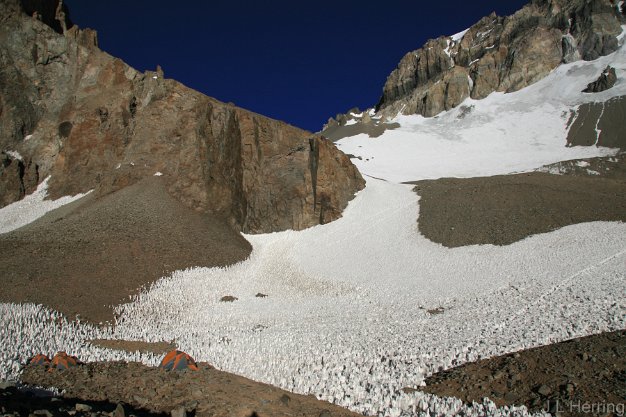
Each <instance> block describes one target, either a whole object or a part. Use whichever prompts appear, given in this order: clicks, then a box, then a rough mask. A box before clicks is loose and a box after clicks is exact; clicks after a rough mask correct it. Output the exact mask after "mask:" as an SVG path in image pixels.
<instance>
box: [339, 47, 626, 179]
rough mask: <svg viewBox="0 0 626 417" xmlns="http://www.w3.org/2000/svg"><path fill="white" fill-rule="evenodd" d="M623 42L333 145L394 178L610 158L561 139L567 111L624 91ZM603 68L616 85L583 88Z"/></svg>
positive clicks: (367, 168)
mask: <svg viewBox="0 0 626 417" xmlns="http://www.w3.org/2000/svg"><path fill="white" fill-rule="evenodd" d="M620 43H621V46H620V48H619V49H618V51H616V52H615V53H613V54H611V55H609V56H606V57H602V58H600V59H598V60H596V61H593V62H584V61H578V62H574V63H571V64H567V65H561V66H560V67H558V68H557V69H555V70H554V71H553V72H552V73H551V74H550V75H548V76H547V77H545V78H544V79H543V80H541V81H539V82H537V83H536V84H533V85H531V86H529V87H527V88H524V89H522V90H520V91H517V92H514V93H508V94H505V93H493V94H491V95H489V96H488V97H487V98H485V99H483V100H472V99H467V100H465V101H464V102H463V104H461V105H460V106H459V107H457V108H455V109H452V110H450V111H448V112H444V113H441V114H439V115H438V116H436V117H434V118H424V117H422V116H415V115H412V116H404V115H398V116H396V117H395V118H394V119H392V120H391V121H390V122H397V123H399V124H400V128H398V129H395V130H388V131H386V132H385V133H384V134H383V135H382V136H380V137H377V138H370V137H368V136H367V135H366V134H360V135H357V136H353V137H348V138H344V139H342V140H340V141H338V142H337V146H338V147H339V149H341V150H342V151H344V152H345V153H346V154H352V155H355V156H356V157H361V159H353V160H352V161H353V163H354V164H355V165H356V166H357V167H358V168H359V170H360V171H361V172H362V173H364V174H366V175H370V176H372V177H375V178H383V179H386V180H389V181H393V182H403V181H414V180H419V179H432V178H441V177H476V176H490V175H497V174H507V173H511V172H524V171H530V170H533V169H536V168H538V167H540V166H542V165H547V164H551V163H554V162H559V161H563V160H570V159H579V158H590V157H594V156H608V155H612V154H613V153H615V150H611V149H607V148H597V147H572V148H566V147H564V144H565V143H566V138H567V123H568V120H569V117H570V110H574V109H575V108H576V107H577V106H579V105H580V104H583V103H587V102H593V101H606V100H608V99H609V98H611V97H615V96H620V95H626V81H625V80H624V73H625V71H626V49H625V48H624V35H622V36H621V39H620ZM607 65H611V66H613V67H614V68H615V69H616V70H617V75H618V82H617V84H616V85H615V86H614V87H613V88H611V89H610V90H607V91H605V92H602V93H595V94H585V93H582V90H583V89H585V87H587V84H588V83H590V82H592V81H595V80H596V79H597V78H598V76H599V75H600V74H601V73H602V71H603V70H604V69H605V68H606V66H607ZM470 109H471V110H470ZM468 111H469V113H466V112H468ZM464 113H466V114H464Z"/></svg>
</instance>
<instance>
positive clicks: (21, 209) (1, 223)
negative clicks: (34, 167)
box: [0, 177, 89, 234]
mask: <svg viewBox="0 0 626 417" xmlns="http://www.w3.org/2000/svg"><path fill="white" fill-rule="evenodd" d="M49 180H50V177H48V178H46V179H45V180H43V181H42V182H41V184H39V186H38V187H37V190H35V192H33V193H32V194H30V195H27V196H26V197H24V198H23V199H22V200H20V201H17V202H15V203H13V204H10V205H8V206H6V207H4V208H2V209H0V234H2V233H8V232H10V231H12V230H15V229H18V228H20V227H22V226H25V225H27V224H29V223H32V222H34V221H35V220H37V219H38V218H40V217H42V216H43V215H45V214H46V213H48V212H49V211H52V210H54V209H56V208H59V207H61V206H63V205H65V204H69V203H71V202H72V201H76V200H78V199H79V198H81V197H84V196H85V195H87V194H89V193H85V194H77V195H75V196H72V197H61V198H59V199H58V200H45V198H46V196H47V195H48V181H49Z"/></svg>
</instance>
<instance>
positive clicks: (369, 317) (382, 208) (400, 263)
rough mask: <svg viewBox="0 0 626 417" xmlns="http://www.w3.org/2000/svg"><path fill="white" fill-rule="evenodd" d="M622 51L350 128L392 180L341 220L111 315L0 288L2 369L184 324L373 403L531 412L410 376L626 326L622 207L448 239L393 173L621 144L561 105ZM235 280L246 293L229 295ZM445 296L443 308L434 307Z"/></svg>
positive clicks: (201, 355) (329, 395)
mask: <svg viewBox="0 0 626 417" xmlns="http://www.w3.org/2000/svg"><path fill="white" fill-rule="evenodd" d="M623 58H624V52H623V49H620V51H619V52H618V53H616V54H614V55H612V56H610V57H606V58H602V59H601V60H598V61H596V62H593V63H576V64H571V65H567V66H563V67H562V68H559V69H557V70H556V71H555V72H554V73H553V74H552V75H550V77H549V78H548V79H547V80H546V81H542V82H541V83H539V84H537V85H534V86H531V87H529V88H527V89H525V90H523V91H520V92H518V93H514V94H508V95H504V94H493V95H492V96H490V97H488V98H487V99H485V100H483V101H481V102H471V101H468V102H466V103H465V104H466V105H474V106H475V107H474V109H473V110H472V112H470V113H469V114H468V115H467V116H466V117H465V118H463V119H460V118H458V116H459V114H460V112H461V111H462V110H461V109H457V110H452V111H450V112H448V113H445V114H442V115H440V117H438V118H436V119H428V120H427V119H423V118H420V117H407V116H399V117H397V118H396V120H397V121H398V122H399V123H400V124H401V126H402V127H401V128H400V129H398V130H395V131H387V132H386V133H385V134H384V135H383V136H381V137H379V138H376V139H370V138H368V137H366V136H363V135H359V136H355V137H352V138H346V139H343V140H342V141H341V142H340V145H341V147H342V149H343V150H344V151H346V152H347V153H353V154H355V155H362V156H363V157H364V158H370V161H366V159H364V160H363V161H356V162H357V164H358V166H359V168H360V169H361V170H362V172H363V173H365V174H367V175H370V176H375V177H381V178H385V179H387V180H390V181H389V182H387V181H382V180H377V179H374V178H371V177H370V178H368V180H367V186H366V188H365V189H364V190H363V191H361V192H360V193H359V194H358V195H357V196H356V197H355V199H354V200H353V201H352V202H350V204H349V206H348V208H347V209H346V210H345V212H344V215H343V217H342V218H341V219H339V220H337V221H335V222H332V223H330V224H327V225H323V226H317V227H314V228H311V229H307V230H304V231H300V232H294V231H285V232H280V233H273V234H267V235H250V236H246V238H247V239H248V240H249V241H250V242H251V243H252V245H253V252H252V254H251V257H250V258H249V259H248V260H246V261H244V262H241V263H239V264H236V265H233V266H231V267H229V268H223V269H222V268H196V269H190V270H186V271H177V272H175V273H173V274H172V275H171V276H169V277H165V278H163V279H162V280H160V281H158V282H157V283H155V284H154V285H153V286H152V287H151V288H150V289H148V290H147V291H145V292H144V293H142V294H141V295H140V296H138V297H137V298H136V299H134V300H131V302H129V303H128V304H125V305H122V306H120V307H119V311H118V312H119V314H120V319H119V322H118V325H117V327H115V328H107V329H96V328H94V327H92V326H89V325H86V324H82V323H75V322H74V323H68V322H67V321H64V319H59V317H58V315H56V314H55V313H53V312H50V311H48V310H46V309H44V308H42V307H40V306H32V305H14V304H0V338H1V340H2V342H3V343H2V344H0V379H5V378H10V377H15V375H16V374H17V372H18V368H19V367H18V363H19V362H20V361H22V362H23V361H24V360H26V358H28V357H29V356H30V355H33V354H35V353H39V352H44V353H47V354H52V353H54V351H56V350H59V349H64V350H67V351H68V352H69V353H70V354H75V355H78V356H79V357H80V358H81V359H83V360H95V359H119V358H126V359H129V360H131V359H132V360H141V361H143V362H145V363H149V364H156V363H157V361H158V359H159V358H155V357H154V356H151V355H139V354H133V355H131V354H124V353H120V352H113V351H110V350H107V349H101V348H95V347H92V346H90V345H88V344H86V343H85V341H86V340H89V339H90V338H110V337H115V338H123V339H141V340H147V341H160V340H172V339H176V343H177V344H178V346H179V347H180V348H181V349H183V350H185V351H187V352H189V353H190V354H191V355H192V356H194V357H195V358H196V359H198V360H201V361H209V362H211V363H212V364H214V365H215V366H217V367H218V368H221V369H224V370H227V371H231V372H236V373H239V374H242V375H245V376H247V377H250V378H253V379H256V380H259V381H263V382H268V383H272V384H275V385H278V386H280V387H282V388H285V389H288V390H292V391H295V392H299V393H313V394H316V395H317V396H318V397H319V398H323V399H326V400H329V401H332V402H335V403H337V404H340V405H344V406H346V407H349V408H351V409H353V410H355V411H359V412H362V413H365V414H367V415H380V416H383V415H384V416H400V415H402V416H410V415H420V416H443V415H454V414H463V415H468V416H479V415H481V416H482V415H489V416H496V415H502V416H504V415H511V416H512V415H520V416H521V415H525V414H527V413H526V411H525V409H508V408H503V409H497V408H496V407H495V406H494V404H493V403H491V402H490V401H488V400H485V401H484V402H483V403H481V404H474V405H472V406H469V407H468V406H464V405H462V403H461V402H460V401H459V400H458V399H450V398H437V397H434V396H431V395H425V394H421V393H419V392H416V393H412V394H405V393H403V392H402V391H401V389H402V388H403V387H407V386H408V387H417V386H419V385H420V384H421V383H422V382H423V379H424V377H426V376H428V375H430V374H431V373H433V372H435V371H437V370H439V369H441V368H448V367H451V366H454V365H456V364H460V363H463V362H467V361H471V360H475V359H478V358H481V357H487V356H492V355H497V354H503V353H507V352H511V351H516V350H519V349H522V348H527V347H534V346H538V345H542V344H547V343H553V342H557V341H561V340H565V339H570V338H572V337H576V336H584V335H589V334H593V333H597V332H602V331H608V330H615V329H622V328H625V327H626V314H625V312H626V297H624V295H625V294H626V267H625V264H626V224H623V223H606V222H596V223H587V224H578V225H574V226H569V227H566V228H563V229H560V230H557V231H554V232H551V233H546V234H542V235H536V236H532V237H529V238H526V239H524V240H522V241H520V242H516V243H514V244H512V245H508V246H503V247H499V246H492V245H482V246H468V247H462V248H454V249H449V248H445V247H443V246H441V245H438V244H435V243H433V242H431V241H429V240H427V239H426V238H424V237H423V236H421V235H420V233H419V231H418V228H417V218H418V215H419V201H418V196H417V195H416V194H415V193H414V192H413V191H412V190H411V186H407V185H402V184H397V183H394V182H398V181H404V180H416V179H420V178H434V177H441V176H481V175H483V176H485V175H493V174H502V173H509V172H512V171H521V170H530V169H535V168H538V167H539V166H540V165H543V164H545V163H548V162H556V161H560V160H564V159H571V158H579V157H587V156H593V155H604V154H610V153H611V151H610V150H606V149H596V148H580V149H579V148H573V149H567V148H565V147H564V144H565V123H566V120H565V119H564V118H563V113H564V112H566V111H567V110H569V108H570V107H571V106H574V105H575V104H576V103H579V102H581V101H582V100H583V96H582V95H580V94H578V93H577V91H580V90H582V88H584V86H585V85H586V83H588V82H589V81H591V80H592V79H593V78H594V77H595V76H597V74H599V72H600V71H601V69H603V68H604V66H606V64H607V62H609V61H611V62H613V65H614V66H616V67H617V68H618V72H619V73H620V76H622V75H623V70H624V69H625V68H624V65H621V64H620V63H623V62H624V60H623ZM563 79H565V80H566V81H563ZM624 90H626V87H625V85H624V82H623V79H622V78H620V81H619V84H618V86H616V87H615V90H614V91H610V92H607V93H606V94H604V95H602V94H601V95H596V96H593V97H594V98H598V99H604V98H606V97H608V95H613V94H617V93H620V94H621V92H623V91H624ZM557 93H558V94H557ZM558 96H560V97H561V98H559V99H557V98H556V97H558ZM371 157H374V158H373V159H371ZM11 207H12V206H9V207H8V208H5V209H3V210H9V211H10V210H12V208H11ZM2 215H3V211H1V210H0V218H1V216H2ZM259 292H261V293H264V294H267V295H268V297H266V298H257V297H256V296H255V294H257V293H259ZM225 295H233V296H236V297H237V298H238V300H237V301H236V302H233V303H223V302H220V301H219V300H220V298H221V297H223V296H225ZM437 307H443V309H444V312H443V314H438V315H431V314H429V313H428V311H427V310H428V309H433V308H437ZM51 318H52V319H53V320H50V319H51Z"/></svg>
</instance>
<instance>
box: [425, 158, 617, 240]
mask: <svg viewBox="0 0 626 417" xmlns="http://www.w3.org/2000/svg"><path fill="white" fill-rule="evenodd" d="M620 161H621V164H624V158H621V160H620ZM615 165H616V166H618V168H619V167H620V166H621V165H620V163H617V164H615ZM611 172H612V174H607V175H606V176H603V175H582V174H581V175H551V174H547V173H540V172H534V173H526V174H517V175H504V176H502V175H501V176H494V177H484V178H463V179H461V178H444V179H439V180H427V181H419V182H417V183H416V187H415V191H416V192H417V193H418V194H419V195H420V197H421V199H420V214H419V219H418V224H419V230H420V232H421V233H422V234H423V235H424V236H426V237H427V238H428V239H430V240H432V241H434V242H437V243H441V244H443V245H444V246H447V247H459V246H465V245H476V244H493V245H508V244H511V243H513V242H516V241H519V240H521V239H524V238H525V237H527V236H530V235H534V234H538V233H546V232H550V231H552V230H556V229H558V228H561V227H564V226H568V225H572V224H577V223H583V222H592V221H626V176H625V175H623V173H622V175H615V174H614V173H615V172H617V173H620V172H622V171H620V170H619V169H616V170H614V171H611Z"/></svg>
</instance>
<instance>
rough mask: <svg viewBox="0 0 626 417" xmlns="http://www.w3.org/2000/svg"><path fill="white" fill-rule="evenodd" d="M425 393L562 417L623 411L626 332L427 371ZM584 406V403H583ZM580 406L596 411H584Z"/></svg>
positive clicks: (625, 397) (625, 374) (625, 389)
mask: <svg viewBox="0 0 626 417" xmlns="http://www.w3.org/2000/svg"><path fill="white" fill-rule="evenodd" d="M422 389H423V390H424V391H426V392H429V393H433V394H436V395H439V396H456V397H460V398H461V399H462V400H464V401H466V402H472V401H476V402H480V401H482V399H483V398H484V397H489V398H490V399H491V400H492V401H493V402H495V403H496V404H497V405H498V406H504V405H525V406H526V407H528V409H529V410H530V411H534V412H539V411H549V412H550V413H552V414H553V415H554V413H556V412H557V411H558V412H560V413H561V414H560V415H561V416H563V417H565V416H578V415H590V414H594V415H608V416H611V415H620V410H621V415H623V412H624V404H625V403H626V401H625V399H626V331H624V330H621V331H616V332H611V333H603V334H599V335H595V336H588V337H583V338H579V339H573V340H569V341H566V342H562V343H556V344H552V345H547V346H542V347H538V348H535V349H529V350H526V351H522V352H517V353H511V354H508V355H504V356H499V357H496V358H491V359H485V360H481V361H478V362H473V363H468V364H465V365H461V366H459V367H456V368H452V369H448V370H446V371H443V372H440V373H437V374H435V375H432V376H431V377H429V378H427V379H426V387H423V388H422ZM587 404H588V406H587ZM585 407H595V412H593V413H585V412H584V411H585Z"/></svg>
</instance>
